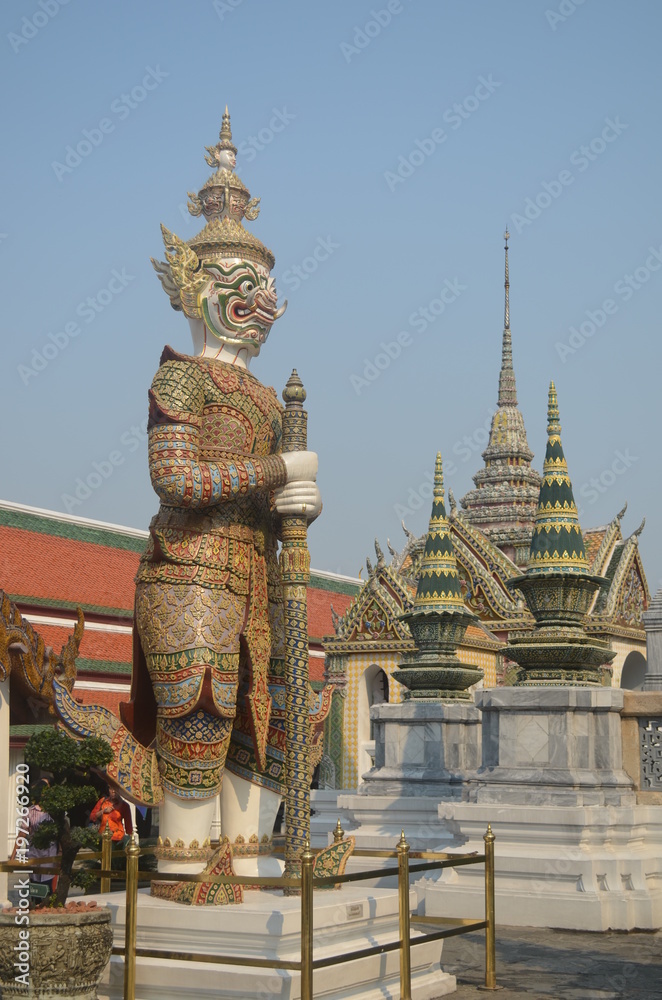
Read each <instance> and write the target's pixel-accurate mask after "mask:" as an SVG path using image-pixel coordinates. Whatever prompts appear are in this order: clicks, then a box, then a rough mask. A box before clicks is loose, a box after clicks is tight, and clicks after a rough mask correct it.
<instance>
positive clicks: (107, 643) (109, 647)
mask: <svg viewBox="0 0 662 1000" xmlns="http://www.w3.org/2000/svg"><path fill="white" fill-rule="evenodd" d="M32 627H33V628H34V630H35V632H37V633H38V634H39V635H40V636H41V637H42V639H43V640H44V642H45V643H46V645H47V646H52V647H53V649H54V650H55V651H56V652H57V653H59V652H60V650H61V649H62V647H63V645H64V644H65V642H66V641H67V639H68V638H69V636H70V635H71V633H72V631H73V628H72V626H70V625H68V624H67V625H42V624H41V622H35V623H33V625H32ZM78 655H79V656H80V657H82V658H83V659H87V660H111V661H116V662H121V663H131V660H132V658H133V647H132V636H131V634H130V633H126V632H97V631H93V630H92V629H86V631H85V633H84V634H83V641H82V642H81V644H80V649H79V651H78Z"/></svg>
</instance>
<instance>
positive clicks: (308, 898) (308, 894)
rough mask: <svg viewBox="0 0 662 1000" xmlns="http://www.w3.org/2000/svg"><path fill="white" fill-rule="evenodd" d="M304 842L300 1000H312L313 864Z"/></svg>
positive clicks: (308, 844)
mask: <svg viewBox="0 0 662 1000" xmlns="http://www.w3.org/2000/svg"><path fill="white" fill-rule="evenodd" d="M314 862H315V855H314V854H313V852H312V851H311V849H310V843H308V842H306V846H305V847H304V850H303V854H302V855H301V1000H313V864H314Z"/></svg>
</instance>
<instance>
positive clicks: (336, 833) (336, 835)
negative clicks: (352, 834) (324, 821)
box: [333, 817, 345, 844]
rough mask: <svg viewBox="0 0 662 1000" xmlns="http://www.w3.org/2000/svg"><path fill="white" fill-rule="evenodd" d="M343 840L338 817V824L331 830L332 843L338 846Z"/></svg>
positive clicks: (343, 832) (342, 831)
mask: <svg viewBox="0 0 662 1000" xmlns="http://www.w3.org/2000/svg"><path fill="white" fill-rule="evenodd" d="M344 838H345V831H344V830H343V828H342V825H341V823H340V817H338V822H337V823H336V825H335V827H334V829H333V843H334V844H340V843H341V842H342V841H343V840H344Z"/></svg>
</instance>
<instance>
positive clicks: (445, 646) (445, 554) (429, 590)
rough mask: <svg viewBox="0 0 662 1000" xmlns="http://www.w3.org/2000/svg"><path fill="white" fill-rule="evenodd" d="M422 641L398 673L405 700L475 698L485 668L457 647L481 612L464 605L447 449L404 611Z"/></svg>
mask: <svg viewBox="0 0 662 1000" xmlns="http://www.w3.org/2000/svg"><path fill="white" fill-rule="evenodd" d="M400 617H401V620H402V621H404V622H406V623H407V626H408V627H409V631H410V632H411V634H412V638H413V640H414V643H415V644H416V650H415V652H413V653H411V654H408V655H407V656H406V657H405V658H404V660H403V661H402V663H401V664H400V665H399V667H398V669H397V670H396V671H395V672H394V674H393V676H394V677H395V679H396V680H397V681H399V682H400V683H401V684H403V685H404V686H405V688H407V690H406V691H405V692H404V694H403V698H404V700H405V701H408V700H410V699H418V700H420V699H422V700H425V701H457V700H465V701H466V700H470V699H471V695H470V694H469V692H468V690H467V689H468V688H469V687H470V686H471V685H472V684H475V683H476V682H477V681H479V680H480V679H481V678H482V676H483V672H482V670H480V669H478V668H477V667H474V666H473V665H472V664H468V663H462V662H461V661H460V660H459V659H458V656H457V647H458V646H459V645H460V643H461V642H462V639H463V637H464V633H465V632H466V630H467V628H468V626H469V624H470V623H472V622H475V621H476V615H474V614H472V613H471V612H470V611H468V610H467V609H466V608H465V606H464V600H463V598H462V590H461V588H460V576H459V573H458V569H457V560H456V557H455V551H454V549H453V542H452V539H451V533H450V525H449V523H448V518H447V516H446V508H445V506H444V477H443V471H442V464H441V454H439V453H437V458H436V462H435V467H434V489H433V494H432V513H431V515H430V523H429V526H428V533H427V536H426V539H425V551H424V553H423V558H422V560H421V566H420V573H419V578H418V586H417V588H416V597H415V598H414V603H413V605H412V607H411V609H410V610H409V611H407V612H405V614H403V615H401V616H400Z"/></svg>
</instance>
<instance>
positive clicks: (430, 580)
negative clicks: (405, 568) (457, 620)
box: [413, 452, 464, 614]
mask: <svg viewBox="0 0 662 1000" xmlns="http://www.w3.org/2000/svg"><path fill="white" fill-rule="evenodd" d="M432 497H433V499H432V513H431V515H430V523H429V525H428V533H427V537H426V539H425V551H424V553H423V559H422V562H421V569H420V576H419V578H418V587H417V589H416V598H415V600H414V609H413V610H414V613H415V614H427V613H430V612H440V611H457V610H458V609H464V601H463V600H462V592H461V590H460V577H459V574H458V571H457V560H456V558H455V551H454V549H453V542H452V540H451V533H450V525H449V523H448V518H447V516H446V508H445V506H444V475H443V470H442V464H441V453H440V452H437V459H436V462H435V468H434V488H433V491H432Z"/></svg>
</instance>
